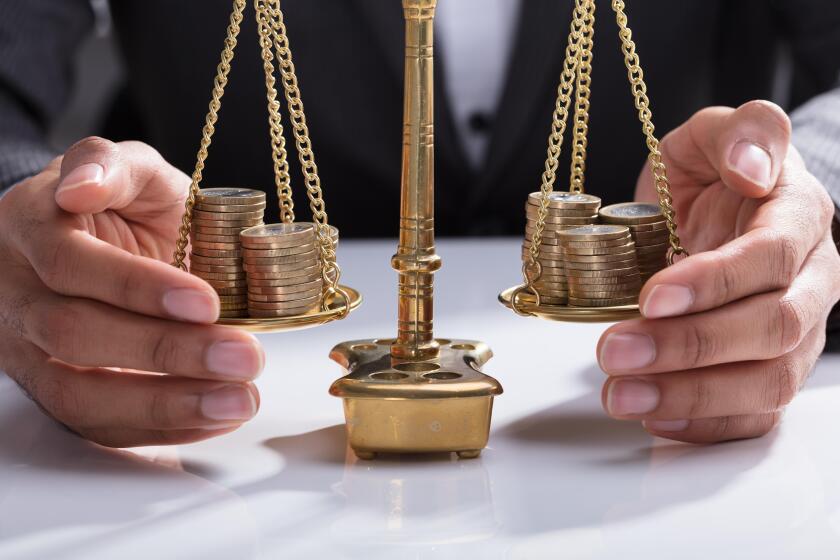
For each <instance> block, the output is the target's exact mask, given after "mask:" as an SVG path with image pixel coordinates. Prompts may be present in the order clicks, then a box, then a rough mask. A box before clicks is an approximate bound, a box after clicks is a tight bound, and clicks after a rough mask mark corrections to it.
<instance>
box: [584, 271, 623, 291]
mask: <svg viewBox="0 0 840 560" xmlns="http://www.w3.org/2000/svg"><path fill="white" fill-rule="evenodd" d="M568 282H569V286H570V287H571V286H575V287H579V288H596V289H602V290H605V289H607V287H608V286H610V287H616V288H624V287H629V286H638V284H639V273H638V272H637V273H635V274H631V275H627V276H609V277H602V278H581V277H578V276H570V277H569V279H568Z"/></svg>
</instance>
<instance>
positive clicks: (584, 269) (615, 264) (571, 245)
mask: <svg viewBox="0 0 840 560" xmlns="http://www.w3.org/2000/svg"><path fill="white" fill-rule="evenodd" d="M557 237H558V239H559V240H560V251H561V254H562V255H563V262H564V263H565V272H566V276H567V278H568V283H569V300H568V303H569V305H573V306H576V307H605V306H612V305H630V304H634V303H636V302H637V301H638V298H639V290H640V287H641V283H640V279H639V268H638V266H637V264H636V251H635V245H634V243H633V239H632V237H631V236H630V230H629V229H628V228H627V227H626V226H619V225H603V224H595V225H590V226H582V227H578V228H573V229H568V230H565V231H562V232H560V233H558V235H557Z"/></svg>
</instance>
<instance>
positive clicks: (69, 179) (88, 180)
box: [58, 163, 105, 191]
mask: <svg viewBox="0 0 840 560" xmlns="http://www.w3.org/2000/svg"><path fill="white" fill-rule="evenodd" d="M104 177H105V168H104V167H102V166H101V165H99V164H98V163H86V164H84V165H80V166H79V167H77V168H76V169H74V170H73V171H71V172H70V173H68V174H67V176H66V177H64V179H62V180H61V182H60V183H59V184H58V190H59V191H69V190H72V189H75V188H77V187H81V186H82V185H91V184H94V185H95V184H99V183H101V182H102V179H103V178H104Z"/></svg>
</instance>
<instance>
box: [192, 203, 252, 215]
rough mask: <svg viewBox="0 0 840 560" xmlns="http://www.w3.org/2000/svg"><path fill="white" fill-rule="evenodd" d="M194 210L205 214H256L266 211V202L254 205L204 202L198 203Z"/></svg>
mask: <svg viewBox="0 0 840 560" xmlns="http://www.w3.org/2000/svg"><path fill="white" fill-rule="evenodd" d="M194 208H195V209H196V210H202V211H205V212H219V213H224V214H230V213H233V214H236V213H241V212H256V211H262V210H265V201H263V202H255V203H254V204H204V203H203V202H196V204H195V207H194Z"/></svg>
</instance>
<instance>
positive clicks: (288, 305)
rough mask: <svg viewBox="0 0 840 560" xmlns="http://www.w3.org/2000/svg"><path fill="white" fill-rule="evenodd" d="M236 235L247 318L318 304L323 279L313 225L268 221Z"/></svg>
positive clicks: (299, 312) (292, 312) (294, 312)
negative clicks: (244, 277) (245, 279)
mask: <svg viewBox="0 0 840 560" xmlns="http://www.w3.org/2000/svg"><path fill="white" fill-rule="evenodd" d="M336 235H337V232H336ZM239 237H240V240H241V241H242V258H243V261H244V264H243V267H244V269H245V273H246V274H247V277H248V296H247V302H248V314H249V315H250V316H251V317H288V316H291V315H302V314H304V313H307V312H309V311H312V310H313V309H316V308H317V307H318V306H319V304H320V303H321V294H322V291H323V279H322V277H321V261H320V251H319V249H318V243H317V239H316V234H315V226H314V225H313V224H309V223H293V224H269V225H265V226H258V227H254V228H250V229H246V230H244V231H243V232H242V233H241V234H240V236H239Z"/></svg>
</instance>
